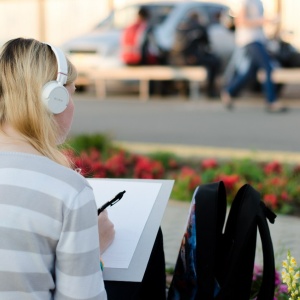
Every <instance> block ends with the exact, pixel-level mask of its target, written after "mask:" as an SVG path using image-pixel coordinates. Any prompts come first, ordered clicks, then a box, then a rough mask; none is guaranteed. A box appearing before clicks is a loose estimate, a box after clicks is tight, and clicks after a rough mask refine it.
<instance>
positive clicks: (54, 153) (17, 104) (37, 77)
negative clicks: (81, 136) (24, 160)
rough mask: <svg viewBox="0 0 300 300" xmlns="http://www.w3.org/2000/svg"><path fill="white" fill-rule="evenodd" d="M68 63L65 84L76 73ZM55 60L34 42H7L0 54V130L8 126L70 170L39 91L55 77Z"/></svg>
mask: <svg viewBox="0 0 300 300" xmlns="http://www.w3.org/2000/svg"><path fill="white" fill-rule="evenodd" d="M67 62H68V79H67V83H66V84H70V83H72V82H74V81H75V79H76V77H77V72H76V69H75V67H74V66H73V65H72V64H71V63H70V61H69V60H67ZM57 72H58V68H57V61H56V57H55V54H54V53H53V51H52V50H51V48H50V46H49V45H47V44H44V43H41V42H39V41H36V40H34V39H23V38H17V39H13V40H10V41H8V42H7V43H6V44H5V45H4V46H3V48H2V51H1V53H0V129H2V127H3V125H4V124H5V123H8V124H10V125H11V126H12V127H13V128H14V129H15V130H17V131H18V132H19V133H20V134H21V135H22V136H23V138H25V139H26V140H27V142H29V143H30V144H31V145H32V146H33V147H34V148H35V149H36V150H37V151H38V152H39V153H41V154H42V155H44V156H46V157H48V158H50V159H52V160H53V161H55V162H57V163H59V164H62V165H65V166H68V167H70V165H71V164H70V162H69V161H68V159H67V158H66V157H65V156H64V155H63V153H61V151H60V150H59V148H58V146H57V141H58V140H59V133H60V130H59V128H58V125H57V123H56V121H55V119H54V117H53V114H52V113H50V112H49V111H48V110H47V108H46V106H45V105H44V104H43V102H42V99H41V96H42V88H43V86H44V85H45V83H47V82H48V81H51V80H56V78H57Z"/></svg>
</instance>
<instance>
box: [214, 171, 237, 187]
mask: <svg viewBox="0 0 300 300" xmlns="http://www.w3.org/2000/svg"><path fill="white" fill-rule="evenodd" d="M217 180H218V181H219V180H221V181H223V182H224V184H225V187H226V188H227V189H229V190H230V189H233V188H234V186H235V184H236V183H238V182H239V181H240V177H239V175H237V174H233V175H220V176H219V177H218V179H217Z"/></svg>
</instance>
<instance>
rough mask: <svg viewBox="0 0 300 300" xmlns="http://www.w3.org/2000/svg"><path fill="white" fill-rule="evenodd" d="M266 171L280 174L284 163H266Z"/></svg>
mask: <svg viewBox="0 0 300 300" xmlns="http://www.w3.org/2000/svg"><path fill="white" fill-rule="evenodd" d="M264 171H265V173H266V174H267V175H269V174H272V173H276V174H280V173H281V171H282V165H281V164H280V163H279V162H278V161H273V162H269V163H267V164H266V165H265V167H264Z"/></svg>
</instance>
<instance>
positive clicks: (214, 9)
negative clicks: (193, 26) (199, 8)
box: [205, 5, 228, 24]
mask: <svg viewBox="0 0 300 300" xmlns="http://www.w3.org/2000/svg"><path fill="white" fill-rule="evenodd" d="M205 10H206V11H207V15H208V16H209V23H210V24H215V23H220V18H221V15H222V14H223V12H224V11H226V10H228V8H227V7H225V6H221V5H220V6H219V5H210V6H208V5H207V6H206V5H205Z"/></svg>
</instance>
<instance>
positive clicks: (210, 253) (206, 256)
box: [195, 181, 226, 300]
mask: <svg viewBox="0 0 300 300" xmlns="http://www.w3.org/2000/svg"><path fill="white" fill-rule="evenodd" d="M195 203H196V205H195V220H196V241H197V242H196V250H197V254H196V272H197V285H198V289H197V294H196V297H195V299H205V300H211V299H214V290H215V269H216V260H215V257H216V251H217V249H218V247H219V246H220V241H221V238H222V230H223V226H224V221H225V216H226V190H225V186H224V183H223V182H222V181H220V182H215V183H210V184H205V185H201V186H199V188H198V191H197V193H196V195H195Z"/></svg>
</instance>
